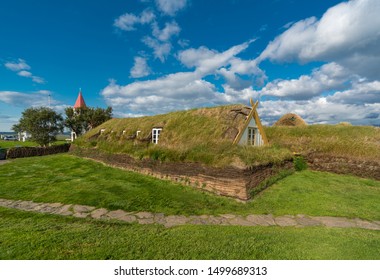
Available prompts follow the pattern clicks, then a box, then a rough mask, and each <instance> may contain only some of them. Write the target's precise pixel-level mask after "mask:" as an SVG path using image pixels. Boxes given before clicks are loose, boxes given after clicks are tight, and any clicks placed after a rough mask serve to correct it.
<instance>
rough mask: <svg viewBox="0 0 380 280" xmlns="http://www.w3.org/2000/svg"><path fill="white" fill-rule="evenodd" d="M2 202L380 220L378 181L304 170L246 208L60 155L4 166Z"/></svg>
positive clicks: (0, 180)
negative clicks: (4, 200) (17, 200)
mask: <svg viewBox="0 0 380 280" xmlns="http://www.w3.org/2000/svg"><path fill="white" fill-rule="evenodd" d="M0 185H1V187H0V197H1V198H6V199H20V200H33V201H35V202H61V203H65V204H72V203H73V204H85V205H92V206H96V207H104V208H107V209H111V210H114V209H123V210H126V211H150V212H158V213H165V214H168V215H170V214H183V215H193V214H196V215H200V214H223V213H236V214H242V215H245V214H250V213H252V214H274V215H285V214H306V215H312V216H323V215H329V216H342V217H351V218H353V217H357V218H363V219H369V220H380V204H379V203H378V202H379V201H380V182H379V181H374V180H368V179H360V178H356V177H351V176H342V175H335V174H329V173H321V172H312V171H303V172H296V173H295V174H293V175H291V176H289V177H287V178H285V179H283V180H281V181H279V182H278V183H276V184H275V185H273V186H271V187H270V188H269V189H267V190H265V191H264V192H262V193H261V194H259V195H258V196H257V197H256V198H255V199H254V200H253V201H251V202H249V203H247V204H242V203H239V202H236V201H235V200H233V199H229V198H224V197H219V196H216V195H212V194H208V193H203V192H201V191H199V190H195V189H193V188H191V187H185V186H181V185H178V184H174V183H171V182H168V181H162V180H158V179H155V178H150V177H146V176H143V175H141V174H137V173H133V172H127V171H123V170H119V169H114V168H111V167H107V166H104V165H102V164H100V163H96V162H93V161H89V160H85V159H81V158H78V157H74V156H70V155H66V154H59V155H53V156H45V157H35V158H23V159H16V160H12V161H11V162H10V163H7V164H4V165H2V166H1V167H0Z"/></svg>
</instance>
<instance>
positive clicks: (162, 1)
mask: <svg viewBox="0 0 380 280" xmlns="http://www.w3.org/2000/svg"><path fill="white" fill-rule="evenodd" d="M186 4H187V0H156V5H157V8H158V9H159V10H160V11H161V12H163V13H164V14H166V15H169V16H175V15H176V13H177V12H178V11H180V10H182V9H184V8H185V7H186Z"/></svg>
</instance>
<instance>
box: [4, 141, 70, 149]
mask: <svg viewBox="0 0 380 280" xmlns="http://www.w3.org/2000/svg"><path fill="white" fill-rule="evenodd" d="M64 143H66V141H65V140H58V141H56V142H54V143H52V145H60V144H64ZM36 146H39V145H38V144H37V143H36V142H33V141H25V142H22V141H3V140H0V148H6V149H8V148H13V147H36Z"/></svg>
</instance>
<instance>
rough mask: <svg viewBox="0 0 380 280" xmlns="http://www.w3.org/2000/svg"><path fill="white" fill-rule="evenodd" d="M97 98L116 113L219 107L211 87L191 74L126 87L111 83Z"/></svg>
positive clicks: (145, 113) (213, 89)
mask: <svg viewBox="0 0 380 280" xmlns="http://www.w3.org/2000/svg"><path fill="white" fill-rule="evenodd" d="M101 95H102V96H103V97H104V99H105V101H106V103H107V104H108V105H110V106H112V107H113V108H114V109H115V110H116V111H121V112H124V113H125V112H129V113H134V114H144V115H149V114H158V113H164V112H168V111H174V110H179V109H190V108H192V107H194V106H196V107H201V106H205V104H209V105H215V104H220V102H218V101H219V100H218V96H217V95H216V93H215V87H214V85H213V84H211V83H209V82H207V81H204V80H202V79H197V78H196V76H195V75H194V73H192V72H180V73H176V74H170V75H167V76H165V77H162V78H159V79H156V80H148V81H142V82H134V83H131V84H128V85H126V86H120V85H118V84H116V82H115V81H111V82H110V84H109V85H108V86H107V87H106V88H104V89H103V90H102V92H101Z"/></svg>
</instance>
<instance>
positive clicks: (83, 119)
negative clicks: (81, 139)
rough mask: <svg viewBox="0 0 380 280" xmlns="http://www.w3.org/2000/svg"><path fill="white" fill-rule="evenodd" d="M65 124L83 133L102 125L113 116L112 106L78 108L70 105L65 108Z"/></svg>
mask: <svg viewBox="0 0 380 280" xmlns="http://www.w3.org/2000/svg"><path fill="white" fill-rule="evenodd" d="M65 113H66V118H65V122H64V123H65V126H66V127H68V128H69V129H71V130H72V131H74V132H75V133H76V135H81V134H82V133H84V132H86V131H88V130H91V129H93V128H94V127H97V126H98V125H101V124H102V123H104V122H106V121H108V120H109V119H111V118H112V108H111V107H108V108H107V109H102V108H92V107H85V108H77V109H74V108H72V107H68V108H66V109H65Z"/></svg>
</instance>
